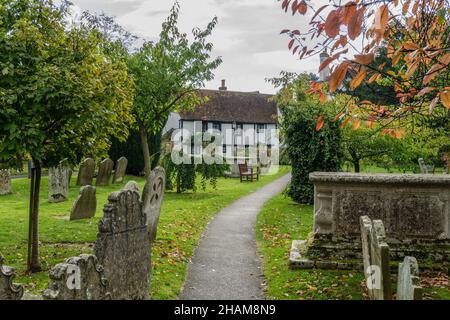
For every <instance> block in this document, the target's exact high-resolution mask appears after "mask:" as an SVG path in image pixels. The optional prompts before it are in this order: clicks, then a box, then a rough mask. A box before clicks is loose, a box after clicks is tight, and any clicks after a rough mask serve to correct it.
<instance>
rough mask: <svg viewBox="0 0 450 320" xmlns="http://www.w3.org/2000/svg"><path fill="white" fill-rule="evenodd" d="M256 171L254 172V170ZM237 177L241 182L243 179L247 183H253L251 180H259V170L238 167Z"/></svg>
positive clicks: (243, 166)
mask: <svg viewBox="0 0 450 320" xmlns="http://www.w3.org/2000/svg"><path fill="white" fill-rule="evenodd" d="M255 169H256V170H255ZM239 177H240V179H241V182H243V181H244V178H245V179H246V180H247V181H251V182H253V179H256V180H257V181H258V180H259V170H258V168H253V167H249V166H248V165H247V164H240V165H239Z"/></svg>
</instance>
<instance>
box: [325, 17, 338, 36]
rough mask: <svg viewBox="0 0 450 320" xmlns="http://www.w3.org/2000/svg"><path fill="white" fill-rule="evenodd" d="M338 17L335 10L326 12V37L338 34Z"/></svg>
mask: <svg viewBox="0 0 450 320" xmlns="http://www.w3.org/2000/svg"><path fill="white" fill-rule="evenodd" d="M339 29H340V17H339V12H338V11H337V10H333V11H331V12H330V13H329V14H328V17H327V19H326V21H325V33H326V34H327V36H328V37H330V38H334V37H336V36H337V35H338V34H339Z"/></svg>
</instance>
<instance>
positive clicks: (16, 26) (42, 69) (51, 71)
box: [0, 0, 133, 272]
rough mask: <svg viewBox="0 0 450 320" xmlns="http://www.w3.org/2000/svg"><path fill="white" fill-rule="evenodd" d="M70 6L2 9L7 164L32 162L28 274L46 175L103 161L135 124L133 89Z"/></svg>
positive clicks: (2, 142) (22, 4)
mask: <svg viewBox="0 0 450 320" xmlns="http://www.w3.org/2000/svg"><path fill="white" fill-rule="evenodd" d="M69 8H70V3H69V2H67V1H62V3H60V4H59V5H58V4H55V3H54V2H53V1H51V0H10V1H6V2H5V1H2V2H1V4H0V72H1V77H0V158H12V157H23V156H24V155H29V156H30V157H31V158H32V160H33V162H34V165H35V169H33V174H32V180H31V181H32V182H31V192H30V224H29V226H30V227H29V252H28V268H29V270H30V271H32V272H36V271H39V270H40V269H41V267H40V263H39V254H38V243H39V241H38V217H39V193H40V185H41V170H42V168H43V167H52V166H55V165H57V164H58V163H59V161H60V160H62V159H64V158H67V159H68V161H69V163H71V164H76V163H78V161H79V160H80V159H81V158H82V157H83V156H84V155H91V156H102V155H105V154H106V150H107V148H108V147H109V143H110V142H109V137H110V136H111V135H113V136H117V137H121V138H125V137H126V135H127V133H128V129H127V128H128V125H129V124H130V122H132V116H131V114H130V109H131V105H132V95H133V83H132V80H131V78H130V77H129V75H128V73H127V67H126V64H124V63H121V62H119V61H116V60H114V59H111V57H110V56H108V55H107V54H105V51H104V50H103V49H102V44H103V42H102V41H103V40H102V39H101V38H99V37H98V33H96V32H93V31H92V30H91V29H90V28H88V27H87V26H85V25H82V24H81V25H72V24H69V23H68V21H69V19H68V17H69Z"/></svg>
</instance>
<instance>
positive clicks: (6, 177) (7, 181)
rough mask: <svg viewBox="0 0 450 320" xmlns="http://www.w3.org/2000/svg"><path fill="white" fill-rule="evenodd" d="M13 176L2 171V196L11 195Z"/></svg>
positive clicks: (0, 181)
mask: <svg viewBox="0 0 450 320" xmlns="http://www.w3.org/2000/svg"><path fill="white" fill-rule="evenodd" d="M11 191H12V190H11V174H10V173H9V170H0V196H2V195H6V194H10V193H11Z"/></svg>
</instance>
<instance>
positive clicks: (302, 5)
mask: <svg viewBox="0 0 450 320" xmlns="http://www.w3.org/2000/svg"><path fill="white" fill-rule="evenodd" d="M307 11H308V5H307V4H306V2H305V1H304V0H303V1H302V2H300V4H299V5H298V12H299V13H300V14H301V15H305V14H306V12H307Z"/></svg>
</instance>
